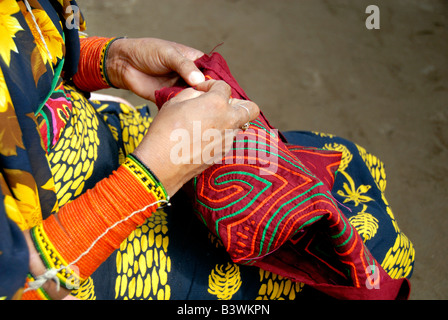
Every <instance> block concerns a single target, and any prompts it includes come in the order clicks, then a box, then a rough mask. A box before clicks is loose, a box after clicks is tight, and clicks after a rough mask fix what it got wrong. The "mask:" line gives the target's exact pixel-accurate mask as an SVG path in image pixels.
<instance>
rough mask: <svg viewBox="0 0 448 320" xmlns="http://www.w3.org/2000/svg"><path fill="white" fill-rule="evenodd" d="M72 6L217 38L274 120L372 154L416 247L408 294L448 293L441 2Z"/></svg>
mask: <svg viewBox="0 0 448 320" xmlns="http://www.w3.org/2000/svg"><path fill="white" fill-rule="evenodd" d="M78 4H79V5H80V6H81V8H82V9H83V12H84V15H85V17H86V19H87V22H88V32H89V34H90V35H103V36H125V35H126V36H129V37H143V36H150V37H158V38H162V39H167V40H172V41H176V42H180V43H183V44H187V45H190V46H192V47H195V48H198V49H200V50H202V51H204V52H209V51H210V50H212V49H213V48H214V47H215V45H217V44H220V43H224V45H222V46H221V47H220V48H219V52H220V53H221V54H223V55H224V57H225V58H226V60H227V61H228V63H229V66H230V68H231V70H232V72H233V74H234V76H235V77H236V79H237V80H238V81H239V83H240V84H241V86H242V87H243V88H244V89H245V90H246V92H247V93H248V95H249V96H250V97H251V99H252V100H254V101H256V102H257V103H258V104H259V105H260V107H261V108H262V110H263V111H264V113H265V114H266V116H267V117H268V118H269V119H270V121H271V122H272V124H273V125H274V126H276V127H277V128H279V129H281V130H313V131H323V132H327V133H333V134H336V135H339V136H342V137H345V138H348V139H351V140H353V141H355V142H357V143H358V144H360V145H362V146H364V147H365V148H367V149H368V150H369V151H370V152H372V153H374V154H376V155H377V156H379V157H380V158H381V159H382V160H383V162H384V163H385V165H386V169H387V174H388V176H387V190H386V192H387V197H388V200H389V202H390V204H391V206H392V209H393V211H394V214H395V216H396V218H397V220H398V222H399V226H400V227H401V229H402V230H403V231H404V232H405V233H406V234H407V235H408V237H409V238H410V239H411V240H412V241H413V243H414V246H415V249H416V269H415V272H414V276H413V278H412V287H413V291H412V294H411V299H447V298H448V280H447V278H448V271H447V268H446V266H445V265H446V264H447V263H448V261H447V250H446V247H445V246H446V243H447V236H446V232H447V227H448V218H447V216H446V214H447V213H448V212H447V210H448V197H447V195H448V194H447V190H448V19H447V17H448V1H446V0H387V1H386V0H383V1H380V0H376V1H372V0H370V1H365V0H276V1H274V0H209V1H205V0H163V1H156V0H145V1H144V0H127V1H122V0H108V1H87V0H78ZM369 4H376V5H377V6H378V7H379V8H380V10H381V11H380V13H381V15H380V17H381V20H380V27H381V29H379V30H367V29H366V27H365V20H366V18H367V16H368V15H367V14H366V13H365V10H366V7H367V6H368V5H369ZM106 93H113V94H117V95H120V96H122V97H124V98H126V99H129V100H130V101H131V102H132V103H134V104H140V103H142V102H143V101H142V100H141V99H139V98H137V97H135V96H132V95H131V94H129V93H127V92H117V91H115V90H107V91H106ZM154 110H155V109H154Z"/></svg>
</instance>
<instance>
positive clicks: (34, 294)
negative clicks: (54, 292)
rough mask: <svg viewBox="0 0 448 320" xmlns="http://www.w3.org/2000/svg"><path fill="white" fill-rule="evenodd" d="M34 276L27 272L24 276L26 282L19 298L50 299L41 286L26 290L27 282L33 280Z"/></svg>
mask: <svg viewBox="0 0 448 320" xmlns="http://www.w3.org/2000/svg"><path fill="white" fill-rule="evenodd" d="M35 281H36V279H35V277H34V276H33V275H32V274H31V273H28V275H27V277H26V283H25V288H24V289H25V290H24V291H25V292H24V293H23V294H22V296H21V299H22V300H52V299H51V298H50V296H49V295H48V293H47V292H46V291H45V290H44V289H43V288H42V287H40V288H36V289H35V290H27V289H28V288H29V284H30V283H33V282H35Z"/></svg>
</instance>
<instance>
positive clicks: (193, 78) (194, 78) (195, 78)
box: [188, 71, 205, 84]
mask: <svg viewBox="0 0 448 320" xmlns="http://www.w3.org/2000/svg"><path fill="white" fill-rule="evenodd" d="M188 79H189V80H190V82H191V83H192V84H199V83H201V82H204V81H205V77H204V75H203V74H202V73H201V72H198V71H193V72H192V73H190V76H189V77H188Z"/></svg>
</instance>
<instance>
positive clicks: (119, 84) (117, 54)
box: [104, 37, 129, 89]
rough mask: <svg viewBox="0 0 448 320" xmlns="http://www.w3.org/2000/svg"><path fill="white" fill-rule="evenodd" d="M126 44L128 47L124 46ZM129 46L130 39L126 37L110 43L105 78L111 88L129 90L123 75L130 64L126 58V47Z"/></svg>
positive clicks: (106, 56)
mask: <svg viewBox="0 0 448 320" xmlns="http://www.w3.org/2000/svg"><path fill="white" fill-rule="evenodd" d="M125 43H126V45H124V44H125ZM128 45H129V39H127V38H125V37H119V38H115V39H114V40H113V41H111V42H110V44H109V45H108V48H107V52H106V54H105V57H104V58H105V59H104V72H105V77H106V79H107V81H108V83H109V84H110V86H112V87H115V88H121V89H127V88H126V86H125V84H124V81H123V77H122V74H123V72H124V70H125V69H126V65H127V64H128V62H127V60H126V58H125V50H124V47H125V46H128Z"/></svg>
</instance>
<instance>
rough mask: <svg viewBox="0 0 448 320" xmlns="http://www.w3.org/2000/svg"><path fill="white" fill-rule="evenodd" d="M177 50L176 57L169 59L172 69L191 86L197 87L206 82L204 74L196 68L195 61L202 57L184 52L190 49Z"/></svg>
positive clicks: (195, 53)
mask: <svg viewBox="0 0 448 320" xmlns="http://www.w3.org/2000/svg"><path fill="white" fill-rule="evenodd" d="M179 49H180V50H179ZM179 49H178V50H175V51H174V52H175V55H176V56H175V57H172V58H171V59H167V60H168V61H170V64H171V65H170V66H169V67H170V68H171V69H172V70H173V71H175V72H176V73H177V74H179V75H180V76H181V77H182V78H183V79H184V80H185V81H186V82H187V83H188V84H189V85H190V86H197V85H198V84H200V83H202V82H204V81H205V76H204V74H203V73H202V72H201V71H200V70H199V69H198V67H196V65H195V63H194V60H193V59H197V58H199V57H200V56H201V55H200V54H199V53H197V52H194V53H193V52H184V51H188V49H184V50H182V48H179Z"/></svg>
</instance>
